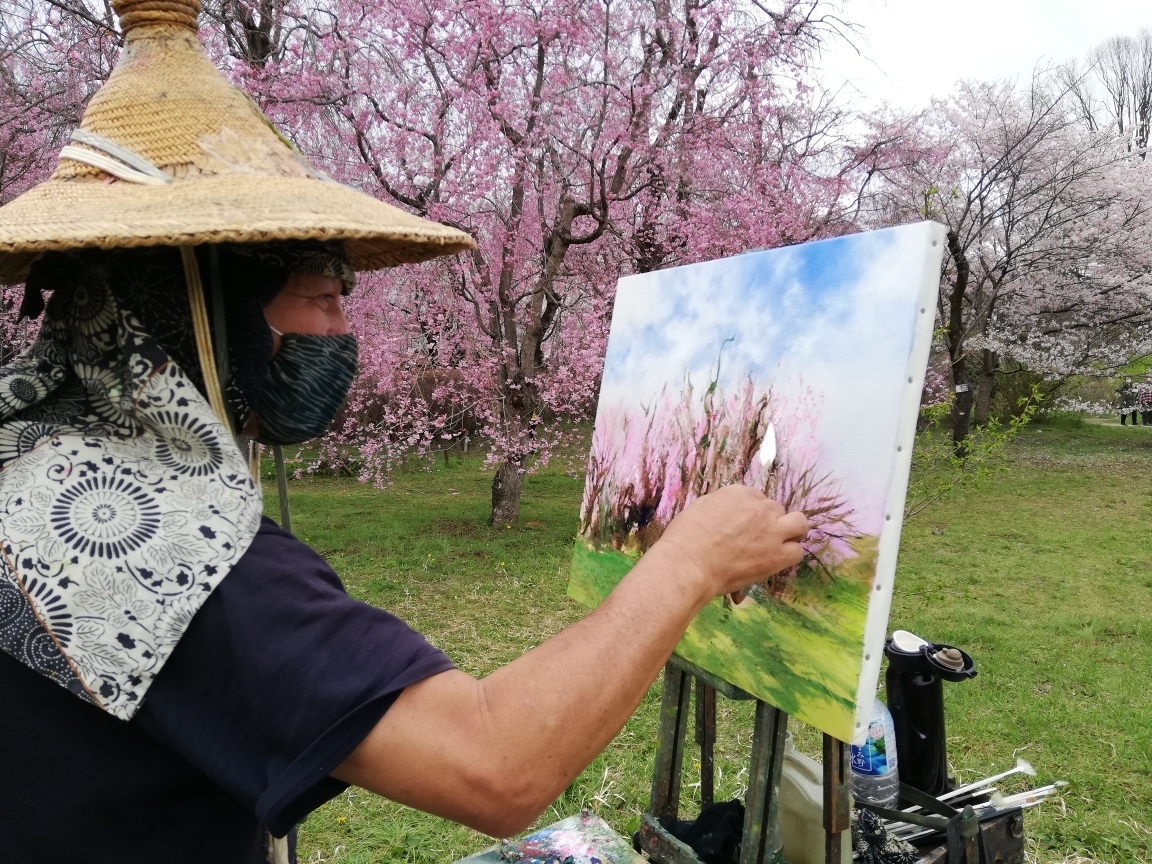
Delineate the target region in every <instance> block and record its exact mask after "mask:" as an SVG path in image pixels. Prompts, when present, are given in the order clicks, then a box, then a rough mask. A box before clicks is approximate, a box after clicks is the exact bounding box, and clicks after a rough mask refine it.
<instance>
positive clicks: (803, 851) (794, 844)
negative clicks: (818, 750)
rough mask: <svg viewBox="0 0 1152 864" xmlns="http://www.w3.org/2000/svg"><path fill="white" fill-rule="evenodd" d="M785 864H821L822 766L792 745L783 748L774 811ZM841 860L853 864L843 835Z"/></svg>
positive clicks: (822, 857)
mask: <svg viewBox="0 0 1152 864" xmlns="http://www.w3.org/2000/svg"><path fill="white" fill-rule="evenodd" d="M777 816H778V818H779V820H780V834H781V836H782V838H783V841H784V860H785V861H787V862H788V864H824V766H823V765H821V764H820V763H819V762H817V761H816V760H815V759H812V758H810V757H808V756H805V755H804V754H803V753H801V752H799V751H798V750H797V749H796V747H795V746H794V745H793V744H792V734H791V733H788V741H787V743H786V744H785V745H784V771H783V774H782V776H781V778H780V806H779V808H778V810H777ZM840 861H841V862H842V864H852V840H851V837H850V836H849V832H847V831H845V832H844V839H843V841H842V842H841V843H840Z"/></svg>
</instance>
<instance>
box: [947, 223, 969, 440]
mask: <svg viewBox="0 0 1152 864" xmlns="http://www.w3.org/2000/svg"><path fill="white" fill-rule="evenodd" d="M948 253H949V254H950V255H951V256H952V260H953V262H954V263H955V264H956V281H955V283H953V285H952V296H951V297H950V298H949V300H948V330H947V333H946V339H947V342H948V359H949V362H950V363H951V364H952V384H953V385H954V388H955V398H954V399H953V400H952V415H951V419H952V449H953V452H954V453H955V454H956V455H957V456H959V457H960V458H961V459H963V458H964V457H965V456H967V455H968V445H967V444H966V443H965V441H966V439H967V438H968V430H969V428H970V426H971V420H972V395H973V394H972V381H971V380H970V377H969V372H968V355H967V354H966V353H965V351H966V349H965V345H964V294H965V292H966V291H967V290H968V278H969V275H970V273H971V270H970V269H969V266H968V257H967V256H966V255H965V254H964V249H963V247H962V246H961V245H960V238H959V236H958V235H957V234H956V232H955V231H949V232H948Z"/></svg>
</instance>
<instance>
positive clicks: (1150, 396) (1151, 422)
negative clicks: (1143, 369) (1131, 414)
mask: <svg viewBox="0 0 1152 864" xmlns="http://www.w3.org/2000/svg"><path fill="white" fill-rule="evenodd" d="M1136 406H1137V407H1138V408H1139V409H1140V421H1141V423H1143V424H1144V425H1145V426H1152V372H1149V373H1148V374H1147V375H1145V376H1144V380H1143V381H1141V382H1140V386H1139V387H1138V388H1137V389H1136ZM1132 422H1133V423H1135V422H1136V421H1135V419H1133V421H1132Z"/></svg>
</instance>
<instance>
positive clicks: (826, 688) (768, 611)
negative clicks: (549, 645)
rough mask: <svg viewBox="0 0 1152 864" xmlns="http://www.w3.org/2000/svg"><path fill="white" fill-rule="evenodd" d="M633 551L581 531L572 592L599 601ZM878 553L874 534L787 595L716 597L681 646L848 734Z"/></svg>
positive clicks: (734, 679)
mask: <svg viewBox="0 0 1152 864" xmlns="http://www.w3.org/2000/svg"><path fill="white" fill-rule="evenodd" d="M635 562H636V559H635V558H633V557H632V556H630V555H627V554H626V553H624V552H620V551H617V550H616V549H613V548H612V547H610V546H606V547H603V548H602V549H600V550H596V549H594V548H592V546H591V544H589V543H587V542H586V541H584V540H582V539H578V540H577V541H576V546H575V551H574V553H573V556H572V578H571V581H570V582H569V583H568V595H569V596H570V597H572V598H573V599H575V600H579V601H580V602H581V603H584V604H585V605H587V606H596V605H597V604H599V603H600V601H601V600H603V599H604V598H605V597H607V596H608V592H610V591H611V590H612V588H613V587H615V585H616V583H617V582H619V581H620V579H621V578H622V577H623V576H624V574H625V573H627V572H628V570H629V569H631V567H632V565H633V564H634V563H635ZM875 562H876V542H875V539H870V540H869V541H867V543H866V544H861V547H860V549H859V554H858V555H857V556H856V557H855V558H850V559H848V560H847V561H845V562H843V563H842V564H841V565H839V566H838V567H837V568H836V570H835V572H834V575H833V577H832V578H831V579H830V580H825V579H823V578H821V577H819V576H815V575H811V576H808V578H801V579H800V580H798V582H797V585H796V590H795V593H794V595H793V596H791V597H789V599H788V600H787V601H781V600H776V599H773V598H772V597H768V596H765V595H763V594H760V593H759V592H756V593H753V594H750V595H749V596H748V598H747V599H746V600H745V602H743V603H741V604H740V605H739V606H733V605H732V603H731V602H730V601H729V600H728V599H727V598H717V599H715V600H713V601H712V602H711V603H709V604H708V605H707V606H705V607H704V609H703V610H702V611H701V612H700V614H699V615H697V616H696V620H695V621H693V622H692V626H691V627H690V628H689V629H688V632H687V633H686V634H685V635H684V638H683V639H682V640H681V642H680V645H679V646H678V647H677V649H676V653H677V654H679V655H680V656H681V657H683V658H684V659H686V660H688V661H689V662H691V663H694V664H696V665H697V666H699V667H700V668H701V669H705V670H707V671H708V672H711V673H713V674H714V675H717V676H718V677H720V678H723V679H724V680H725V681H729V682H730V683H732V684H735V685H736V686H737V687H739V688H740V689H741V690H744V691H746V692H748V693H751V694H752V695H753V696H756V697H758V698H760V699H763V700H764V701H766V702H768V703H770V704H772V705H775V706H776V707H777V708H781V709H783V710H784V711H786V712H788V714H789V715H790V716H792V717H795V718H796V719H798V720H801V721H803V722H805V723H811V724H812V725H814V726H817V727H819V728H820V729H822V730H824V731H826V732H828V733H829V734H831V735H835V736H836V737H838V738H840V739H841V740H848V739H850V738H851V737H852V732H853V728H852V726H853V717H854V714H855V708H856V688H857V677H858V675H859V673H860V663H861V655H862V654H863V644H864V620H865V616H866V615H867V612H868V593H869V588H870V586H871V584H872V573H873V571H874V569H875Z"/></svg>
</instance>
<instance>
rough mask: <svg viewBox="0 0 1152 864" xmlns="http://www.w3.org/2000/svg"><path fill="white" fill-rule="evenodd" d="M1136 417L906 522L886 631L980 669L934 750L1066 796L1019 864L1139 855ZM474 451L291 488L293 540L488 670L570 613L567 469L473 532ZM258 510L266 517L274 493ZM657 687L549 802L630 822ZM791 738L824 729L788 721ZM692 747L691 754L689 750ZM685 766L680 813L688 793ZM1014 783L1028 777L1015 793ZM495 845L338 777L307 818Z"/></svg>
mask: <svg viewBox="0 0 1152 864" xmlns="http://www.w3.org/2000/svg"><path fill="white" fill-rule="evenodd" d="M1150 460H1152V429H1144V428H1138V429H1121V428H1120V427H1118V426H1107V425H1099V424H1094V423H1084V424H1080V425H1077V424H1068V423H1065V424H1061V425H1052V426H1037V427H1034V428H1029V429H1027V430H1026V431H1024V432H1023V433H1022V435H1021V438H1020V440H1019V441H1018V442H1016V443H1015V444H1014V445H1013V446H1012V448H1011V452H1010V454H1009V458H1008V462H1007V466H1006V470H1004V471H1002V472H999V473H997V474H995V475H994V476H992V477H991V478H989V479H988V480H986V481H984V482H983V483H982V484H981V486H980V487H979V488H972V489H965V490H962V491H961V492H959V493H957V494H955V495H954V496H953V497H952V498H951V499H949V500H947V501H945V502H942V503H940V504H938V505H935V506H933V507H932V508H930V509H929V510H927V511H925V512H924V513H923V514H921V515H920V516H918V517H916V518H914V519H913V520H911V521H910V522H909V524H908V525H907V526H906V527H905V531H904V537H903V543H902V549H901V555H900V563H899V568H898V575H897V581H896V593H895V599H894V604H893V610H892V618H891V621H892V627H904V628H907V629H910V630H913V631H914V632H918V633H920V634H921V635H923V636H926V637H928V638H931V639H934V640H937V641H946V642H952V643H955V644H958V645H960V646H961V647H963V648H965V649H966V650H967V651H968V652H969V653H971V654H972V655H973V656H974V657H975V658H976V662H977V666H978V668H979V673H980V674H979V676H978V677H977V678H975V679H974V680H972V681H969V682H966V683H963V684H951V685H946V691H945V692H946V704H947V716H948V736H949V744H948V746H949V757H950V761H951V762H952V764H953V767H954V770H956V771H958V772H959V774H960V776H961V777H962V778H964V779H972V778H974V777H976V776H983V775H986V774H988V773H991V772H993V771H995V770H1002V769H1004V768H1006V767H1009V766H1010V765H1011V764H1012V763H1013V761H1014V759H1015V756H1016V755H1022V756H1024V757H1025V758H1027V759H1029V760H1030V761H1031V762H1032V763H1033V764H1034V765H1035V766H1036V768H1037V770H1038V771H1039V773H1040V776H1039V777H1038V778H1037V781H1038V782H1040V783H1045V782H1050V781H1052V780H1055V779H1068V780H1070V781H1072V785H1071V786H1070V787H1069V788H1068V789H1067V790H1065V791H1066V794H1065V795H1064V796H1063V799H1062V801H1056V802H1049V803H1047V804H1045V805H1043V806H1042V807H1039V808H1035V809H1032V810H1029V811H1027V815H1026V830H1027V834H1028V838H1029V844H1030V851H1031V853H1032V855H1033V856H1034V859H1033V860H1036V861H1039V862H1045V864H1047V862H1057V861H1065V860H1068V861H1075V860H1077V859H1078V858H1079V859H1080V860H1085V859H1086V860H1091V861H1100V862H1109V864H1113V862H1114V864H1121V862H1123V864H1127V862H1139V861H1144V862H1152V721H1150V720H1149V718H1148V711H1147V705H1148V703H1149V698H1148V695H1147V694H1148V691H1149V673H1150V670H1152V543H1150V538H1152V532H1150V530H1149V528H1150V525H1149V523H1150V521H1152V483H1150V481H1149V472H1148V465H1149V461H1150ZM490 480H491V474H489V473H484V472H482V471H481V470H480V465H479V460H478V459H474V458H469V459H468V460H466V461H453V463H452V464H451V465H450V466H448V467H444V466H443V465H442V464H438V465H437V466H436V467H435V468H434V469H433V470H431V471H428V472H424V471H412V472H405V473H401V474H399V475H398V476H397V477H396V481H395V484H394V485H393V486H392V487H391V488H390V489H387V490H384V491H380V490H375V489H372V488H371V487H365V486H360V485H358V484H356V483H354V482H351V481H348V480H326V479H305V480H299V481H293V482H292V501H293V519H294V527H295V529H296V533H297V535H298V536H300V537H301V538H307V541H308V542H309V544H310V545H312V546H313V547H315V548H316V549H318V550H319V551H320V552H321V553H323V554H324V555H325V556H326V557H327V558H328V559H329V560H330V561H331V562H332V564H333V566H334V567H335V568H336V570H337V572H338V573H340V574H341V576H342V577H343V578H344V580H345V583H346V585H347V586H348V588H349V591H350V592H351V593H352V594H353V595H355V596H358V597H361V598H362V599H365V600H367V601H369V602H371V603H375V604H378V605H381V606H386V607H387V608H389V609H390V610H392V611H393V612H395V613H396V614H398V615H400V616H401V617H403V618H405V619H406V620H408V621H409V622H410V623H412V624H413V625H415V626H416V627H418V628H420V629H421V630H422V631H424V632H425V633H427V634H428V635H429V636H430V637H431V639H432V640H433V641H434V642H435V643H436V644H437V645H439V646H441V647H442V648H444V649H445V650H446V651H447V652H448V653H449V654H450V655H451V656H452V657H453V658H454V659H455V660H456V662H457V663H458V664H459V665H460V666H461V668H463V669H465V670H466V671H468V672H471V673H473V674H477V675H482V674H484V673H486V672H488V671H490V670H492V669H494V668H495V667H497V666H499V665H500V664H502V663H505V662H507V661H509V660H511V659H512V658H514V657H516V656H518V655H519V654H520V653H522V652H523V651H525V650H527V649H528V648H530V647H531V646H533V645H535V644H538V643H539V642H540V641H542V640H543V639H545V638H547V637H548V636H549V635H551V634H552V633H555V632H556V631H558V630H559V629H561V628H562V627H564V626H565V625H566V624H568V623H570V622H572V621H575V620H576V619H577V618H579V617H580V616H581V615H582V614H584V608H583V607H582V606H580V605H579V604H577V603H576V602H575V601H573V600H571V599H569V598H568V597H567V596H566V594H565V591H566V587H567V586H566V583H567V572H568V567H569V563H570V561H571V556H572V548H573V547H572V542H573V537H574V534H575V529H576V516H577V508H578V506H579V500H580V494H581V489H582V483H581V480H580V478H578V477H573V476H569V475H568V474H566V473H565V471H564V469H563V468H562V467H559V466H558V467H555V468H550V469H549V470H547V471H545V472H543V473H541V474H539V475H534V476H531V477H529V478H528V480H527V482H526V484H525V493H524V511H523V514H522V517H521V521H520V523H519V524H517V525H514V526H512V527H510V528H506V527H502V526H500V527H497V528H494V529H491V528H488V527H486V526H485V524H484V521H485V519H486V517H487V512H488V500H489V495H490V485H489V484H490ZM268 492H269V495H268V512H269V514H270V515H273V516H274V515H275V497H274V487H269V489H268ZM658 690H659V686H658V685H657V686H656V687H654V688H653V690H652V692H650V693H649V694H648V696H647V698H646V699H645V700H644V702H643V703H642V704H641V706H640V708H639V710H638V711H637V712H636V715H635V716H634V717H633V718H632V720H631V721H630V722H629V723H628V725H627V726H626V727H625V729H624V731H623V732H621V734H620V735H619V736H618V737H617V738H616V740H615V741H614V742H613V744H612V745H611V746H610V747H609V748H608V749H607V750H606V751H605V752H604V754H602V755H601V756H600V757H599V758H598V759H597V760H596V762H595V763H593V765H592V766H591V767H590V768H589V769H588V770H587V771H586V772H585V773H584V774H583V775H582V776H581V777H580V778H578V779H577V780H576V782H574V783H573V784H572V786H571V787H570V788H569V790H568V791H567V792H566V794H565V795H564V796H563V797H562V798H561V800H559V801H558V802H556V804H555V805H554V806H553V808H552V809H551V810H550V811H549V812H548V813H546V814H545V815H544V817H543V818H542V821H541V824H545V823H547V822H550V821H554V820H556V819H558V818H560V817H562V816H567V815H571V814H572V813H575V812H576V811H577V810H578V809H579V808H580V807H581V806H590V807H592V808H593V809H594V810H595V811H596V812H598V813H599V814H600V815H602V816H603V817H604V818H606V819H607V820H608V821H609V823H611V824H612V825H613V826H614V827H616V828H617V830H619V831H621V832H626V831H627V830H628V829H629V827H630V825H632V824H635V821H636V817H637V815H638V814H639V813H640V812H641V811H642V810H643V809H644V807H645V805H646V803H647V798H648V794H649V787H650V783H651V770H652V764H653V758H654V754H655V731H656V714H657V708H658V697H659V694H658ZM718 713H719V732H720V741H719V742H718V753H717V761H718V767H719V769H720V772H721V773H720V777H719V779H718V790H717V791H718V796H720V797H723V798H728V797H732V796H735V795H742V794H743V792H744V786H745V782H746V779H747V764H746V760H747V753H748V749H749V746H750V742H749V736H750V732H751V717H750V714H749V705H748V704H747V703H733V702H729V701H727V700H724V699H721V700H719V705H718ZM795 731H796V736H797V739H798V743H799V746H800V747H801V749H803V750H806V751H808V752H810V753H813V752H818V747H819V738H818V736H817V735H815V734H814V732H813V731H812V730H811V729H810V728H808V727H800V726H797V727H796V729H795ZM692 756H693V753H692V751H691V750H690V751H689V759H691V758H692ZM692 771H693V767H692V766H689V771H688V776H686V778H685V780H686V782H687V783H688V784H689V786H688V788H687V789H686V791H685V795H684V799H683V804H684V810H685V811H690V810H692V809H693V807H694V806H696V805H695V803H694V802H695V801H696V800H697V799H698V794H697V789H696V788H695V787H694V786H693V785H692V784H693V783H694V782H695V777H694V776H693V775H692ZM1011 788H1013V789H1018V788H1024V786H1023V784H1019V785H1017V786H1013V787H1011ZM489 842H490V841H489V840H488V839H487V838H485V837H483V836H481V835H479V834H477V833H475V832H472V831H468V830H467V829H463V828H460V827H458V826H455V825H452V824H450V823H448V822H445V821H443V820H440V819H436V818H434V817H430V816H426V815H424V814H420V813H416V812H413V811H411V810H408V809H406V808H403V807H399V806H397V805H395V804H392V803H391V802H388V801H385V800H383V799H380V798H377V797H375V796H372V795H369V794H367V793H363V792H360V791H358V790H350V791H349V792H348V793H346V794H345V795H342V796H340V797H338V798H337V799H335V800H333V801H331V802H329V803H328V804H327V805H325V806H324V807H323V808H321V809H320V810H318V811H317V812H316V813H314V814H313V815H312V816H310V817H309V819H308V821H307V822H306V823H305V825H304V826H303V828H302V831H301V848H300V858H301V860H302V861H316V862H318V861H325V862H346V864H350V862H399V861H406V862H449V861H452V860H455V858H457V857H460V856H462V855H464V854H466V853H468V852H472V851H475V850H477V849H479V848H481V847H482V846H484V845H486V844H487V843H489Z"/></svg>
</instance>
